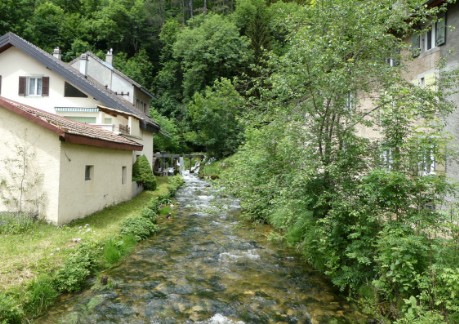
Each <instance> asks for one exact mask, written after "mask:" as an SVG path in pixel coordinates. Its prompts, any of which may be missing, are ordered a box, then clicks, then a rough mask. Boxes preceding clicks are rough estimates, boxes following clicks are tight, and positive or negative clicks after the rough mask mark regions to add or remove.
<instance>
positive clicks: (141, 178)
mask: <svg viewBox="0 0 459 324" xmlns="http://www.w3.org/2000/svg"><path fill="white" fill-rule="evenodd" d="M132 180H133V181H136V182H137V183H141V184H143V188H144V189H145V190H155V189H156V178H155V176H154V175H153V171H152V170H151V166H150V163H149V162H148V160H147V158H146V157H145V155H142V156H140V157H139V158H138V159H137V161H135V163H134V165H133V166H132Z"/></svg>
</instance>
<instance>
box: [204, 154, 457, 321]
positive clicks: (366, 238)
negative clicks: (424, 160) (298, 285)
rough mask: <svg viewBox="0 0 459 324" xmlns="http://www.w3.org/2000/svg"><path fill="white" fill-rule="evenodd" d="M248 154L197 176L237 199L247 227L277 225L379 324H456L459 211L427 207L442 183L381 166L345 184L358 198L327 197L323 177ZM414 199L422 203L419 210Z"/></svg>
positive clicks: (283, 239) (276, 236)
mask: <svg viewBox="0 0 459 324" xmlns="http://www.w3.org/2000/svg"><path fill="white" fill-rule="evenodd" d="M242 152H245V151H242ZM242 154H243V153H238V154H237V155H235V156H233V157H230V158H227V159H225V160H222V161H220V162H219V163H214V164H213V165H211V167H210V168H207V165H205V166H204V167H203V168H202V169H201V172H200V175H201V176H202V177H204V178H206V179H215V178H219V179H220V180H219V181H218V182H219V183H220V185H222V186H223V187H225V188H226V190H225V191H226V193H227V194H230V195H232V196H235V197H237V198H239V199H240V200H241V208H242V214H241V217H240V218H241V219H242V220H247V221H250V222H254V223H262V224H269V225H271V226H272V227H273V231H272V232H271V234H269V236H270V238H271V239H272V240H274V241H277V242H279V245H283V246H290V247H294V248H296V249H297V250H298V251H299V252H300V253H301V254H302V257H303V259H304V260H305V261H306V262H308V264H310V265H311V266H312V267H313V268H314V269H316V270H317V271H319V272H321V273H323V274H324V275H326V276H327V277H328V278H329V279H330V281H331V282H332V283H333V284H334V285H335V287H337V288H339V289H340V290H341V291H343V292H346V294H347V296H348V298H349V299H350V300H353V301H354V302H356V303H358V305H359V308H360V310H361V311H362V312H363V313H364V314H365V315H367V316H368V317H369V318H370V319H372V320H374V322H378V323H389V322H396V323H399V324H400V323H458V322H459V302H458V299H457V296H458V295H459V284H458V283H459V280H458V279H459V268H458V264H459V257H458V253H457V251H458V247H459V245H458V242H459V240H458V238H459V227H458V225H457V220H456V217H457V214H456V211H455V210H451V213H449V212H448V213H443V210H442V209H441V208H435V209H432V208H430V209H426V207H425V205H422V202H423V201H424V200H422V199H424V198H425V197H428V198H429V199H431V198H432V197H431V196H428V195H427V193H428V191H427V192H426V190H430V189H431V183H432V181H437V180H438V181H439V183H441V179H435V178H434V177H431V178H428V177H418V178H413V179H411V178H408V177H406V176H405V175H403V174H402V173H400V172H396V171H389V170H381V169H377V170H373V171H371V172H370V173H369V175H367V176H365V177H361V178H354V179H351V180H349V181H348V182H347V185H348V186H349V188H354V189H355V191H356V192H351V191H350V190H349V188H341V189H342V191H341V192H340V191H333V192H328V191H326V190H325V189H326V188H327V187H326V186H324V187H321V186H322V185H324V182H323V178H321V176H322V175H321V174H316V173H310V174H308V173H306V172H299V171H298V170H296V169H295V170H293V171H292V170H289V171H288V172H290V173H288V172H287V169H286V168H283V169H282V170H283V171H285V172H280V171H279V170H281V168H280V167H278V166H279V165H280V163H277V164H273V163H271V162H270V161H269V162H268V160H266V159H264V158H263V157H264V155H261V157H262V158H260V157H259V156H257V155H255V154H247V155H245V156H242V157H241V155H242ZM244 154H245V153H244ZM252 160H254V161H256V162H257V163H259V164H256V163H255V162H253V161H252ZM334 176H336V174H334ZM329 180H330V181H332V180H335V179H332V178H330V179H329ZM416 181H417V182H416ZM402 184H403V186H406V187H403V188H405V189H404V190H405V191H400V188H402V187H401V186H402ZM429 188H430V189H429ZM344 189H346V190H344ZM400 192H401V193H400ZM413 193H416V194H417V195H419V196H418V197H424V198H419V201H418V204H417V205H416V204H414V202H413V200H412V199H413V198H412V197H413V196H412V195H413ZM375 197H377V198H375ZM436 199H437V200H436V201H437V202H438V203H439V205H438V206H441V202H442V201H441V199H440V198H438V197H437V198H436ZM427 201H429V202H430V201H431V200H427ZM410 202H413V203H412V204H411V203H410ZM388 206H389V207H388ZM390 206H397V207H396V209H393V208H392V207H390ZM430 206H432V205H430ZM391 208H392V209H391ZM391 213H392V214H391ZM388 214H390V215H392V216H391V217H392V218H387V217H383V216H384V215H388ZM394 215H397V218H395V216H394Z"/></svg>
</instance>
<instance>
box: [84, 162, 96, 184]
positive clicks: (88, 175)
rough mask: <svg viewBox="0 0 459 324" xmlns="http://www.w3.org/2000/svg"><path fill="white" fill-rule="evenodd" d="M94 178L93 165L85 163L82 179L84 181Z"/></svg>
mask: <svg viewBox="0 0 459 324" xmlns="http://www.w3.org/2000/svg"><path fill="white" fill-rule="evenodd" d="M93 178H94V165H86V166H85V168H84V179H85V180H86V181H89V180H92V179H93Z"/></svg>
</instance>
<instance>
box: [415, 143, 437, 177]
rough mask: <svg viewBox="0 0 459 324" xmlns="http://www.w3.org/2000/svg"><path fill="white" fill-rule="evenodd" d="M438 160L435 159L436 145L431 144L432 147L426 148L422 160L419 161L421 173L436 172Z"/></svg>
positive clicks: (424, 174)
mask: <svg viewBox="0 0 459 324" xmlns="http://www.w3.org/2000/svg"><path fill="white" fill-rule="evenodd" d="M436 166H437V165H436V161H435V147H434V146H431V147H430V148H428V149H426V150H425V151H424V152H423V154H422V161H421V162H419V164H418V167H419V171H420V172H419V173H420V175H423V176H427V175H431V174H435V168H436Z"/></svg>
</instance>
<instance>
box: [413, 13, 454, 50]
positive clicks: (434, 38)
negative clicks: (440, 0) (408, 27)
mask: <svg viewBox="0 0 459 324" xmlns="http://www.w3.org/2000/svg"><path fill="white" fill-rule="evenodd" d="M411 43H412V44H411V48H412V51H413V56H414V57H416V56H418V55H419V54H420V53H421V52H426V51H428V50H431V49H432V48H435V47H437V46H441V45H444V44H445V43H446V14H443V15H442V16H440V17H439V18H438V20H437V21H436V22H435V23H433V24H432V26H431V27H430V28H429V30H428V31H426V32H424V33H422V34H415V35H413V36H412V38H411Z"/></svg>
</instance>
